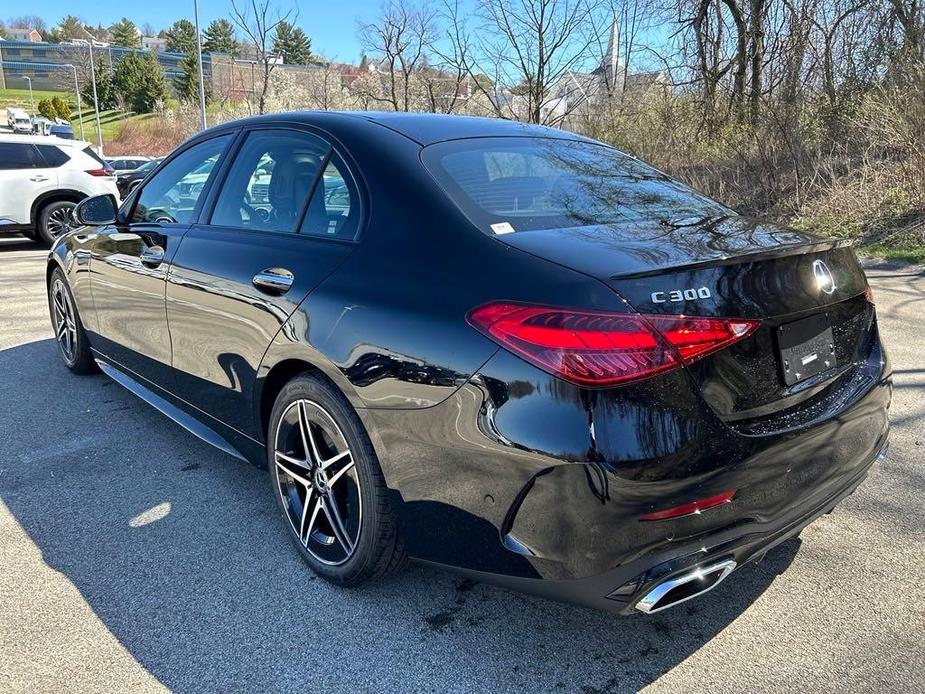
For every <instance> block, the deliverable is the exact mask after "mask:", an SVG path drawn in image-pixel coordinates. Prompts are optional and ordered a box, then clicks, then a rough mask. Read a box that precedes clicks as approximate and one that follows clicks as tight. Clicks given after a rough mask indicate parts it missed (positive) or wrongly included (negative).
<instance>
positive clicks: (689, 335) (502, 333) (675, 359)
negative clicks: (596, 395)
mask: <svg viewBox="0 0 925 694" xmlns="http://www.w3.org/2000/svg"><path fill="white" fill-rule="evenodd" d="M466 318H467V320H468V322H469V324H470V325H472V326H473V327H474V328H476V329H477V330H479V331H480V332H482V333H484V334H485V335H487V336H488V337H490V338H491V339H493V340H494V341H495V342H498V343H499V344H500V345H501V346H502V347H505V348H507V349H509V350H510V351H512V352H514V353H516V354H519V355H520V356H522V357H524V358H525V359H527V361H529V362H531V363H533V364H536V365H537V366H539V367H540V368H541V369H544V370H546V371H548V372H550V373H552V374H554V375H556V376H559V377H560V378H562V379H564V380H566V381H570V382H572V383H576V384H579V385H584V386H597V387H600V386H612V385H618V384H621V383H627V382H629V381H636V380H640V379H643V378H648V377H649V376H654V375H655V374H658V373H662V372H664V371H669V370H671V369H674V368H678V367H680V366H681V365H682V364H683V363H689V362H691V361H693V360H695V359H699V358H701V357H703V356H705V355H707V354H710V353H711V352H715V351H716V350H718V349H722V348H723V347H726V346H727V345H730V344H732V343H733V342H736V341H737V340H741V339H742V338H744V337H746V336H747V335H749V334H750V333H751V332H752V331H754V329H755V328H756V327H758V323H759V321H752V320H740V319H725V318H690V317H686V316H642V315H639V314H636V313H604V312H601V311H579V310H572V309H561V308H551V307H546V306H530V305H525V304H518V303H510V302H493V303H490V304H485V305H483V306H479V307H478V308H475V309H473V310H472V311H470V312H469V314H468V316H467V317H466Z"/></svg>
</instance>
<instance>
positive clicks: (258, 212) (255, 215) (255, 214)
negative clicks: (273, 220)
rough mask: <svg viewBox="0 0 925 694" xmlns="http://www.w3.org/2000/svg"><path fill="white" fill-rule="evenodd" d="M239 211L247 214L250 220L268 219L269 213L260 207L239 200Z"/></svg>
mask: <svg viewBox="0 0 925 694" xmlns="http://www.w3.org/2000/svg"><path fill="white" fill-rule="evenodd" d="M241 211H242V212H244V213H245V214H246V215H247V218H248V219H250V220H251V221H255V220H256V221H259V222H261V223H264V224H265V223H266V222H267V221H269V219H270V213H269V212H267V211H266V210H265V209H263V208H261V207H252V206H251V205H249V204H248V203H246V202H244V201H243V200H242V201H241Z"/></svg>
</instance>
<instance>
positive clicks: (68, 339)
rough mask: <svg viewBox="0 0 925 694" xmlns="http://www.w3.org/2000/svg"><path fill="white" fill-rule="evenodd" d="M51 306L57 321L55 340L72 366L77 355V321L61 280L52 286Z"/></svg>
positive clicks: (68, 294) (69, 297)
mask: <svg viewBox="0 0 925 694" xmlns="http://www.w3.org/2000/svg"><path fill="white" fill-rule="evenodd" d="M51 304H52V314H53V315H54V319H55V326H54V327H55V340H57V341H58V346H59V347H60V348H61V353H62V354H63V355H64V358H65V360H66V361H67V362H68V364H70V363H72V362H73V361H74V355H75V354H77V319H76V316H75V314H74V304H73V303H72V302H71V295H70V293H69V292H68V291H67V287H65V286H64V282H62V281H61V280H60V279H56V280H55V281H54V283H53V284H52V287H51Z"/></svg>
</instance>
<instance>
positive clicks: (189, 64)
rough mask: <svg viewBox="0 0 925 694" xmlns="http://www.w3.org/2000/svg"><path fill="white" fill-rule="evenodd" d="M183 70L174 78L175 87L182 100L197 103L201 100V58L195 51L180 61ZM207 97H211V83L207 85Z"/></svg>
mask: <svg viewBox="0 0 925 694" xmlns="http://www.w3.org/2000/svg"><path fill="white" fill-rule="evenodd" d="M180 68H181V69H182V70H183V72H181V73H180V74H179V75H177V76H176V77H175V78H174V80H173V88H174V89H175V90H176V92H177V96H178V97H179V99H180V101H185V102H187V103H191V104H192V103H196V102H198V101H199V60H198V58H197V56H196V54H195V53H190V54H188V55H187V56H186V57H185V58H184V59H183V60H182V62H181V63H180ZM205 88H206V99H208V98H209V96H210V95H209V92H208V89H209V85H208V84H207V85H205Z"/></svg>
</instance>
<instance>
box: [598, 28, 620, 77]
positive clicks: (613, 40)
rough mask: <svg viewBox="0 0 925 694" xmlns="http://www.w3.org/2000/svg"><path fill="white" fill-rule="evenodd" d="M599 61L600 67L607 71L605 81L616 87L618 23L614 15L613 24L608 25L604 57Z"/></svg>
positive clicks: (617, 72)
mask: <svg viewBox="0 0 925 694" xmlns="http://www.w3.org/2000/svg"><path fill="white" fill-rule="evenodd" d="M601 63H602V65H601V67H602V68H603V69H604V71H605V72H606V73H607V82H608V83H609V84H610V86H611V87H616V84H617V79H618V77H619V74H620V23H619V22H618V21H617V18H616V17H614V18H613V25H612V26H611V27H610V40H609V41H608V42H607V53H606V54H604V59H603V60H602V61H601Z"/></svg>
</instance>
